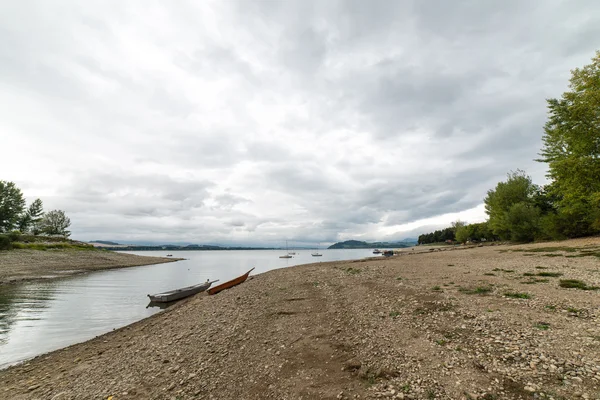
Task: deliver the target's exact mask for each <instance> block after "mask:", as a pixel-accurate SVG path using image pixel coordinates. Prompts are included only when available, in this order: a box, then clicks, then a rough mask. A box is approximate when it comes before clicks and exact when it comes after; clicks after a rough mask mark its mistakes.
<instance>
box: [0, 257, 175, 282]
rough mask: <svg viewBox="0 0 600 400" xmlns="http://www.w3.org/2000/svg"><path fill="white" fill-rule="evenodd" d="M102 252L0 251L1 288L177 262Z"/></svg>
mask: <svg viewBox="0 0 600 400" xmlns="http://www.w3.org/2000/svg"><path fill="white" fill-rule="evenodd" d="M177 260H178V259H173V258H164V257H145V256H144V257H142V256H136V255H133V254H124V253H114V252H111V251H101V250H46V251H41V250H9V251H0V285H2V284H7V283H17V282H21V281H28V280H35V279H47V278H56V277H64V276H68V275H74V274H78V273H83V272H89V271H97V270H101V269H111V268H123V267H136V266H140V265H150V264H160V263H165V262H172V261H177Z"/></svg>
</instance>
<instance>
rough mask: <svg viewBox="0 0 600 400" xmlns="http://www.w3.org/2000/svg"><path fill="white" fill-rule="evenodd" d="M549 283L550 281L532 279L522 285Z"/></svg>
mask: <svg viewBox="0 0 600 400" xmlns="http://www.w3.org/2000/svg"><path fill="white" fill-rule="evenodd" d="M546 282H548V279H530V280H528V281H523V282H521V283H524V284H525V285H533V284H535V283H546Z"/></svg>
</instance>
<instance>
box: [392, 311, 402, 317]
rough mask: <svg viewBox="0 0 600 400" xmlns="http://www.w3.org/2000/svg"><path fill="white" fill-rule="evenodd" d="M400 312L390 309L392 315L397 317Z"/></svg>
mask: <svg viewBox="0 0 600 400" xmlns="http://www.w3.org/2000/svg"><path fill="white" fill-rule="evenodd" d="M398 315H400V313H399V312H398V311H390V317H392V318H396V317H397V316H398Z"/></svg>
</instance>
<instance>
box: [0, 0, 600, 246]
mask: <svg viewBox="0 0 600 400" xmlns="http://www.w3.org/2000/svg"><path fill="white" fill-rule="evenodd" d="M596 10H598V8H597V7H595V2H593V1H587V2H586V1H584V2H578V3H573V2H567V1H558V0H555V1H549V2H543V3H540V2H525V3H523V2H516V1H514V2H513V1H509V2H503V3H477V4H474V3H473V2H453V3H452V5H451V6H450V5H448V4H447V3H446V2H443V1H439V2H438V3H437V4H431V3H429V4H428V6H427V7H426V6H425V5H424V3H422V2H412V1H405V2H395V3H390V2H388V1H373V2H362V1H334V0H331V1H323V2H321V1H306V2H305V1H291V2H258V3H256V2H244V1H237V2H222V1H212V2H202V3H195V2H183V1H182V2H177V3H173V4H171V3H147V2H142V1H132V2H127V3H122V2H96V3H90V2H74V1H63V2H59V3H48V2H43V1H23V2H13V3H10V4H7V5H6V7H5V8H4V10H3V13H2V14H0V35H1V37H2V40H0V120H1V121H2V127H1V130H0V136H1V143H2V157H0V171H1V175H0V179H3V180H11V181H15V182H16V183H17V184H18V185H19V186H20V187H21V188H22V189H23V190H24V192H25V195H26V196H27V197H28V198H29V199H33V198H35V197H41V198H42V199H43V200H44V202H45V205H46V208H47V209H49V208H61V209H64V210H66V211H67V213H68V214H69V215H70V216H71V219H72V222H73V226H72V231H73V235H74V237H76V238H79V239H83V240H91V239H114V240H131V241H135V240H156V241H189V242H196V243H205V242H212V243H219V242H220V243H249V244H258V243H266V244H268V243H269V242H273V241H275V242H281V241H282V240H285V239H290V240H297V241H306V242H327V241H336V240H341V239H348V238H364V239H368V240H375V239H381V238H384V237H390V238H401V237H402V236H403V235H413V236H414V235H415V234H416V233H419V230H420V229H422V230H426V229H429V228H430V227H432V226H440V225H444V224H448V223H449V222H451V221H452V220H454V219H456V218H459V217H460V218H461V219H465V220H467V221H472V222H476V221H479V220H481V219H483V218H484V213H483V209H482V207H481V203H482V199H483V197H484V196H485V193H486V191H487V190H488V189H490V188H492V187H493V186H494V185H495V184H496V183H497V182H498V181H499V180H501V179H503V178H504V177H505V174H506V173H507V172H508V171H509V170H514V169H517V168H522V169H525V170H527V171H528V172H529V173H531V174H532V175H533V177H534V179H535V180H536V181H537V182H543V181H544V172H545V171H544V170H545V166H544V165H542V164H538V163H535V162H534V161H533V159H534V158H536V154H537V152H538V151H539V149H540V146H541V135H542V127H543V124H544V120H545V111H546V108H545V107H546V105H545V99H546V98H548V97H557V96H559V95H560V94H561V92H562V91H563V90H565V88H566V84H567V80H568V77H569V70H570V69H572V68H574V67H577V66H581V65H584V64H585V63H587V62H588V60H589V58H590V57H591V56H592V55H593V51H594V50H595V47H594V46H596V45H597V41H596V38H597V37H598V35H599V34H600V28H599V27H600V10H598V11H596Z"/></svg>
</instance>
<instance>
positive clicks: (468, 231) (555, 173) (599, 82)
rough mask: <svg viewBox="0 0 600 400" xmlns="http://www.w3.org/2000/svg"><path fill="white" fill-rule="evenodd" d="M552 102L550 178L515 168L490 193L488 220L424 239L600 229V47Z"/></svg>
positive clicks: (546, 146) (560, 234) (543, 235)
mask: <svg viewBox="0 0 600 400" xmlns="http://www.w3.org/2000/svg"><path fill="white" fill-rule="evenodd" d="M547 103H548V120H547V122H546V124H545V126H544V135H543V138H542V139H543V147H542V149H541V153H540V154H539V155H540V158H539V159H537V160H536V161H538V162H544V163H548V174H547V177H548V178H549V179H550V183H549V184H547V185H537V184H535V183H533V181H532V179H531V177H530V176H529V175H527V173H526V172H525V171H522V170H516V171H512V172H510V173H509V174H508V176H507V180H506V181H504V182H499V183H498V184H497V185H496V187H495V188H494V189H492V190H489V191H488V192H487V196H486V197H485V199H484V204H485V212H486V214H487V215H488V220H487V221H486V222H483V223H480V224H469V225H466V224H463V223H459V224H458V226H456V223H455V224H453V226H452V227H450V228H446V229H445V230H440V231H435V232H432V233H428V234H425V235H421V236H419V243H420V244H426V243H435V242H443V241H446V240H452V241H459V242H465V241H467V240H482V239H485V240H497V239H500V240H512V241H516V242H531V241H534V240H548V239H566V238H575V237H582V236H590V235H595V234H598V233H600V51H598V52H596V55H595V57H593V58H592V63H591V64H589V65H586V66H584V67H583V68H581V69H580V68H577V69H575V70H573V71H571V79H570V81H569V90H568V91H566V92H565V93H563V95H562V97H561V98H560V99H548V100H547ZM452 235H453V237H450V236H452Z"/></svg>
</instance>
